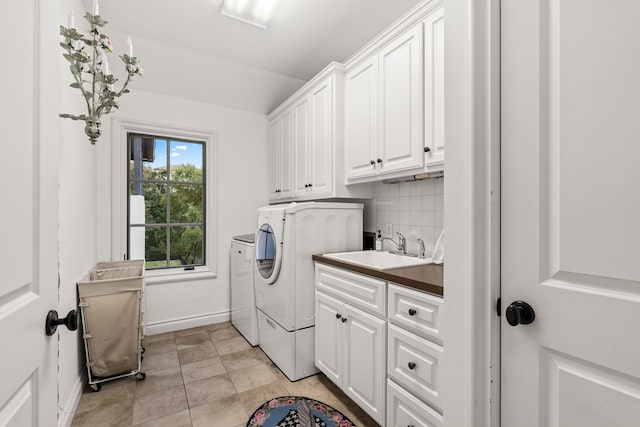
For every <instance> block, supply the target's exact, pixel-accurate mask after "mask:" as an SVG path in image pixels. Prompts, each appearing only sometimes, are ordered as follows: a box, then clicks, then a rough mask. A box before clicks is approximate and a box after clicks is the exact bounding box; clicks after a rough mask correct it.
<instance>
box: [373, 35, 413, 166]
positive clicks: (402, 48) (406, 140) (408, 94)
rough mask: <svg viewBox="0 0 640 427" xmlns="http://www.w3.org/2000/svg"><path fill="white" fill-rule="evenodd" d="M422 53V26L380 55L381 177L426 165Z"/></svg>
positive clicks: (386, 47)
mask: <svg viewBox="0 0 640 427" xmlns="http://www.w3.org/2000/svg"><path fill="white" fill-rule="evenodd" d="M421 50H422V25H421V24H419V25H416V26H415V27H413V28H412V29H410V30H409V31H406V32H405V33H403V34H402V35H400V36H399V37H398V38H396V39H395V40H393V41H392V42H391V43H389V44H388V45H387V46H385V47H384V48H382V50H381V51H380V53H379V54H378V60H379V76H380V82H379V90H380V96H379V105H380V110H379V114H380V115H379V124H380V130H379V135H380V138H379V144H378V153H379V158H380V159H381V160H382V162H380V164H379V170H380V173H381V174H382V173H386V172H395V171H399V170H407V169H415V168H418V167H422V166H423V165H424V155H423V143H422V95H421V94H422V52H421ZM376 160H377V159H376Z"/></svg>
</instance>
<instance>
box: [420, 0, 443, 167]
mask: <svg viewBox="0 0 640 427" xmlns="http://www.w3.org/2000/svg"><path fill="white" fill-rule="evenodd" d="M423 24H424V100H425V102H424V151H425V166H426V169H427V172H434V171H441V170H443V169H444V9H443V8H442V7H440V8H438V9H437V10H435V11H434V12H433V13H431V14H430V15H429V16H428V17H427V18H426V19H425V20H424V21H423Z"/></svg>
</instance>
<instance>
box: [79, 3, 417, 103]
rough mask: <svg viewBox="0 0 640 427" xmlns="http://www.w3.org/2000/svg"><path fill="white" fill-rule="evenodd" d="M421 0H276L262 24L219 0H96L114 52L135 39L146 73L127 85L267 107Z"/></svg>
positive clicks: (122, 50)
mask: <svg viewBox="0 0 640 427" xmlns="http://www.w3.org/2000/svg"><path fill="white" fill-rule="evenodd" d="M82 1H83V5H84V7H85V9H86V10H89V11H90V10H91V8H92V3H93V1H92V0H82ZM420 1H421V0H279V2H278V5H277V8H276V10H275V12H274V14H273V20H272V22H271V24H270V25H269V28H268V29H267V30H264V29H261V28H258V27H255V26H252V25H249V24H246V23H243V22H240V21H237V20H234V19H232V18H229V17H226V16H223V15H222V14H221V13H220V9H221V7H222V0H182V1H180V2H178V1H176V0H128V1H123V0H100V15H101V16H102V18H103V19H105V20H106V21H108V24H107V27H105V29H104V31H105V33H106V34H107V35H109V36H112V38H113V41H114V45H116V53H118V54H119V53H123V52H126V42H125V40H126V35H131V38H132V39H133V43H134V46H135V47H134V49H135V52H134V53H135V56H138V57H139V58H140V59H141V61H142V64H143V66H144V68H145V76H144V77H143V78H142V79H139V80H137V81H136V82H134V86H133V87H132V90H134V89H135V87H138V88H140V89H143V90H149V91H154V92H160V93H165V94H168V95H171V96H179V97H185V98H192V99H195V100H199V101H202V102H208V103H214V104H220V105H226V106H229V107H233V108H241V109H245V110H249V111H256V112H261V113H267V112H269V111H270V110H271V109H273V108H274V107H276V106H277V105H278V104H279V103H280V102H282V101H283V100H284V99H285V98H286V97H288V96H289V95H291V93H293V92H294V91H295V90H296V89H298V88H299V87H300V86H301V85H302V84H303V83H304V82H305V81H307V80H309V79H310V78H311V77H313V76H314V75H315V74H316V73H317V72H319V71H320V70H322V69H323V68H324V67H325V66H326V65H328V64H329V63H330V62H331V61H338V62H344V61H345V60H346V59H347V58H348V57H349V56H351V55H352V54H353V53H355V52H356V51H357V50H358V49H359V48H361V47H362V46H363V45H365V44H366V43H367V41H369V40H370V39H372V38H373V37H374V36H375V35H377V34H378V33H379V32H381V31H382V30H383V29H385V28H386V27H387V26H388V25H390V24H391V23H393V22H394V21H395V20H397V19H398V18H399V17H400V16H402V15H403V14H404V13H405V12H406V11H408V10H409V9H410V8H412V7H413V6H414V5H415V4H417V3H419V2H420ZM112 34H113V35H112ZM190 64H191V65H190Z"/></svg>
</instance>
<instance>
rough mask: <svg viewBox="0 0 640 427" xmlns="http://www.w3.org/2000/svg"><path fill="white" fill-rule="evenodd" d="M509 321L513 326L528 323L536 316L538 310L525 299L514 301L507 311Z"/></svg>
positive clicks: (506, 315)
mask: <svg viewBox="0 0 640 427" xmlns="http://www.w3.org/2000/svg"><path fill="white" fill-rule="evenodd" d="M505 317H506V318H507V322H509V324H510V325H511V326H517V325H528V324H529V323H531V322H533V320H534V319H535V318H536V312H535V311H534V310H533V307H531V306H530V305H529V304H527V303H526V302H524V301H514V302H512V303H511V304H509V306H508V307H507V310H506V311H505Z"/></svg>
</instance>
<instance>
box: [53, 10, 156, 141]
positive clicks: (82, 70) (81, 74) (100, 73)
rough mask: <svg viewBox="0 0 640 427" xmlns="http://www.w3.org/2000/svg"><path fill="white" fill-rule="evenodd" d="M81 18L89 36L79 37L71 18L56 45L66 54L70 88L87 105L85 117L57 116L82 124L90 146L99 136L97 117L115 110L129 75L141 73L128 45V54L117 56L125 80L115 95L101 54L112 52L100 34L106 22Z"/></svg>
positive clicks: (90, 16) (92, 16)
mask: <svg viewBox="0 0 640 427" xmlns="http://www.w3.org/2000/svg"><path fill="white" fill-rule="evenodd" d="M84 18H85V19H86V20H87V21H88V22H89V25H90V31H89V34H88V35H83V34H81V33H80V32H78V31H77V30H76V29H75V28H73V19H71V20H70V23H69V27H68V28H67V27H64V26H60V35H61V36H62V37H64V42H61V43H60V46H62V48H63V49H64V50H65V51H66V53H64V54H63V56H64V57H65V59H66V60H67V61H69V64H70V65H69V69H70V70H71V74H72V76H73V78H74V80H75V81H74V82H73V83H71V84H70V86H71V87H73V88H76V89H79V90H80V92H81V93H82V96H83V97H84V99H85V102H86V104H87V114H80V115H74V114H60V117H64V118H69V119H72V120H82V121H84V122H85V128H84V132H85V133H86V134H87V136H88V137H89V141H91V144H95V143H96V141H97V140H98V137H99V136H100V133H101V131H100V124H101V122H100V118H101V117H102V115H103V114H109V113H110V112H111V111H112V110H113V109H117V108H119V106H120V103H119V99H120V97H121V96H122V95H124V94H125V93H129V89H127V86H128V85H129V83H130V82H131V80H132V79H133V76H135V75H136V74H137V75H139V76H142V75H143V74H144V70H143V69H142V67H141V66H140V64H139V61H138V58H136V57H135V56H133V52H132V50H133V49H132V46H131V42H129V55H127V54H123V55H120V59H122V62H124V64H125V69H126V72H127V80H126V81H125V82H124V85H123V86H122V88H121V89H120V90H119V91H118V92H116V91H114V84H115V83H116V82H117V81H118V79H116V78H115V77H114V76H113V74H111V71H110V69H109V63H108V61H107V57H106V55H105V52H112V51H113V47H112V44H111V40H109V38H108V37H107V36H106V35H105V34H104V33H103V32H102V27H104V26H105V24H106V23H107V22H106V21H104V20H103V19H102V18H100V16H99V15H97V14H91V13H86V14H85V15H84Z"/></svg>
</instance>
